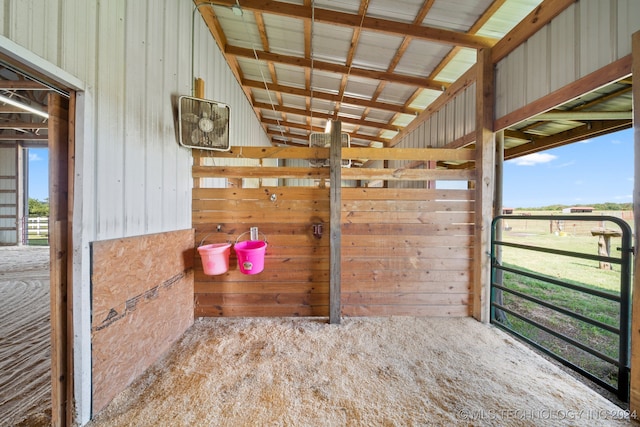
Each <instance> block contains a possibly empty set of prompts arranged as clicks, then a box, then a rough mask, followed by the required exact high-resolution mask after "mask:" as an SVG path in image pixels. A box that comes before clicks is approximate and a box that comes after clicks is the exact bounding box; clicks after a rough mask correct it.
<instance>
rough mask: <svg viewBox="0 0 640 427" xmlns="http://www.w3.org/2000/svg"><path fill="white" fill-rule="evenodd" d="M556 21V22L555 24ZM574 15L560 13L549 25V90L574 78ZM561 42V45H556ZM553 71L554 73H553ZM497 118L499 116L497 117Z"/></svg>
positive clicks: (575, 57)
mask: <svg viewBox="0 0 640 427" xmlns="http://www.w3.org/2000/svg"><path fill="white" fill-rule="evenodd" d="M556 21H557V22H556ZM575 22H576V14H575V13H562V14H560V15H558V16H557V17H556V19H555V21H554V25H549V26H548V27H549V31H548V34H549V40H548V45H549V61H550V63H549V64H548V65H549V90H550V91H551V92H553V91H554V90H557V89H560V88H561V87H563V86H565V85H567V84H569V83H571V82H572V81H574V79H575V78H576V64H577V55H578V53H577V52H576V49H575V44H576V42H575V40H576V36H577V34H576V24H575ZM556 40H563V41H564V42H563V43H556V42H555V41H556ZM552 70H554V71H555V72H553V71H552ZM498 117H499V116H498Z"/></svg>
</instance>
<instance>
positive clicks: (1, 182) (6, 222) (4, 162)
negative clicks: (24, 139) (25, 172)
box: [0, 145, 18, 245]
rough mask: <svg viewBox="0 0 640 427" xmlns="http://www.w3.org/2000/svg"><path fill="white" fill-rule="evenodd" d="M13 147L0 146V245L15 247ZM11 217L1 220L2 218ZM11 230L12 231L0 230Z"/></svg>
mask: <svg viewBox="0 0 640 427" xmlns="http://www.w3.org/2000/svg"><path fill="white" fill-rule="evenodd" d="M17 150H18V148H17V147H16V146H15V145H14V146H0V245H15V244H16V243H17V242H18V234H17V231H16V230H15V228H16V217H17V215H16V209H17V206H16V202H17V190H18V186H17V184H18V183H17V180H16V178H10V177H17V175H18V170H17V162H16V159H17V158H18V153H17ZM10 215H11V216H12V217H9V218H3V217H2V216H10ZM3 228H13V229H14V230H2V229H3Z"/></svg>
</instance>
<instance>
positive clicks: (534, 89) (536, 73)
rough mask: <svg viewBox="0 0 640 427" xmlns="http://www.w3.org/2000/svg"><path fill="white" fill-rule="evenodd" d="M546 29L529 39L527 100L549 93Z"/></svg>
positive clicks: (526, 59)
mask: <svg viewBox="0 0 640 427" xmlns="http://www.w3.org/2000/svg"><path fill="white" fill-rule="evenodd" d="M547 33H548V31H547V30H546V29H543V30H542V31H539V32H538V33H536V34H534V35H533V36H531V38H529V40H527V45H526V47H525V52H526V54H525V58H524V61H525V64H524V69H525V70H526V73H527V81H526V89H525V100H526V102H527V103H529V102H532V101H534V100H536V99H538V98H540V97H541V96H544V95H545V94H547V93H549V78H550V76H549V72H550V69H549V66H548V62H549V50H548V44H547V40H548V37H547Z"/></svg>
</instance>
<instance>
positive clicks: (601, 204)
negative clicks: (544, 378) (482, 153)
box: [491, 129, 635, 406]
mask: <svg viewBox="0 0 640 427" xmlns="http://www.w3.org/2000/svg"><path fill="white" fill-rule="evenodd" d="M633 153H634V139H633V130H632V129H625V130H622V131H618V132H612V133H607V134H605V135H599V136H596V137H594V138H589V139H585V140H582V141H580V142H577V143H573V144H567V145H562V146H560V147H556V148H553V149H549V150H545V151H539V152H536V153H532V154H529V155H526V156H522V157H518V158H514V159H512V160H510V161H507V162H505V165H504V185H503V192H504V196H503V197H504V204H503V206H502V212H501V213H502V215H501V216H499V217H497V218H496V219H495V220H494V228H493V230H492V231H493V234H492V249H493V255H494V256H493V268H492V317H491V319H492V322H493V323H494V324H496V325H498V326H500V327H503V328H505V329H507V330H508V331H509V332H511V333H514V334H515V335H517V336H518V337H520V338H521V339H522V340H524V341H526V342H527V343H529V344H530V345H532V346H534V347H535V348H537V349H539V350H541V351H542V352H544V353H546V354H547V355H549V356H551V357H552V358H554V359H556V360H558V361H559V362H560V363H562V364H563V365H565V366H567V367H569V368H571V369H572V370H574V371H576V372H578V373H579V374H580V375H581V376H583V377H584V378H586V379H588V380H589V381H588V382H589V383H590V384H591V385H592V386H594V387H595V388H596V389H598V390H599V392H600V393H601V394H603V395H605V396H606V397H608V398H609V399H610V400H612V401H614V402H615V403H617V404H619V405H621V406H626V404H627V402H628V401H629V372H630V339H631V332H630V327H631V316H630V311H631V301H630V299H631V291H630V287H631V284H632V270H633V248H632V243H631V242H632V236H633V230H634V229H635V224H634V221H633V201H632V194H633V187H634V180H633V176H634V163H633ZM572 254H573V255H572ZM548 279H549V280H548Z"/></svg>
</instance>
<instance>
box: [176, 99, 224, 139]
mask: <svg viewBox="0 0 640 427" xmlns="http://www.w3.org/2000/svg"><path fill="white" fill-rule="evenodd" d="M178 122H179V136H180V141H179V142H180V145H182V146H184V147H189V148H199V149H202V150H216V151H228V150H229V149H230V148H231V146H230V144H229V106H228V105H225V104H222V103H219V102H216V101H211V100H207V99H200V98H194V97H191V96H181V97H180V98H179V100H178Z"/></svg>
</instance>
